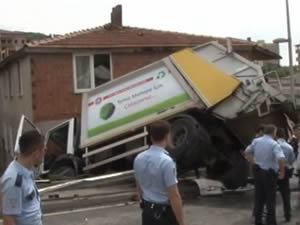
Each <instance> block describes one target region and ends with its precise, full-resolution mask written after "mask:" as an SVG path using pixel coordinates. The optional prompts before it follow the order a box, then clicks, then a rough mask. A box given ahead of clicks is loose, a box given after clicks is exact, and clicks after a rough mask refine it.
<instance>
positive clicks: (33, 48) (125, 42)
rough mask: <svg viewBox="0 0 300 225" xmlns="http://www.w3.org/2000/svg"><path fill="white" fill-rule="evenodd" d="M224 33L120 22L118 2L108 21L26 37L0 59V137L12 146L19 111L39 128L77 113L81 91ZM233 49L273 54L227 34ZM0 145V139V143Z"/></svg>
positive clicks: (252, 55) (254, 55)
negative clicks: (61, 33) (212, 34)
mask: <svg viewBox="0 0 300 225" xmlns="http://www.w3.org/2000/svg"><path fill="white" fill-rule="evenodd" d="M213 40H215V41H218V42H219V43H221V44H224V45H225V43H226V39H224V38H216V37H209V36H197V35H189V34H184V33H177V32H167V31H159V30H151V29H143V28H135V27H128V26H123V24H122V8H121V6H120V5H119V6H117V7H115V8H114V9H113V11H112V14H111V23H109V24H106V25H104V26H100V27H96V28H93V29H87V30H83V31H79V32H73V33H70V34H66V35H64V36H57V37H53V38H47V39H43V40H39V41H33V42H30V43H27V44H26V45H25V47H24V48H22V49H20V50H18V51H16V52H15V53H13V54H11V55H9V56H8V57H6V58H5V59H3V60H2V61H1V62H0V85H1V88H0V90H1V91H0V118H1V119H0V137H1V144H2V149H3V148H5V149H6V150H8V149H9V150H11V149H13V143H14V139H15V136H16V133H17V126H18V122H19V119H20V116H21V115H22V114H24V115H26V117H27V118H29V119H31V120H32V121H34V123H35V124H36V125H38V126H39V127H40V128H41V129H42V130H43V131H45V130H46V129H47V128H49V127H50V126H53V125H54V124H57V123H59V122H61V121H62V120H65V119H68V118H71V117H75V116H80V113H81V96H82V93H83V92H85V91H88V90H90V89H92V88H94V87H96V86H99V85H101V84H103V83H105V82H107V81H109V80H112V79H116V78H118V77H120V76H122V75H123V74H126V73H128V72H130V71H132V70H135V69H138V68H140V67H142V66H144V65H147V64H149V63H152V62H154V61H156V60H159V59H161V58H163V57H165V56H167V55H169V54H170V53H173V52H175V51H177V50H180V49H182V48H185V47H193V46H196V45H199V44H203V43H205V42H208V41H213ZM232 44H233V50H234V51H236V52H237V53H239V54H241V55H243V56H245V57H247V58H249V59H251V60H268V59H278V58H279V56H278V55H276V54H275V53H272V52H271V51H269V50H267V49H265V48H262V47H260V46H258V45H256V43H254V42H250V41H246V40H240V39H232ZM0 149H1V145H0Z"/></svg>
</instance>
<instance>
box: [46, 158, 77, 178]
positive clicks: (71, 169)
mask: <svg viewBox="0 0 300 225" xmlns="http://www.w3.org/2000/svg"><path fill="white" fill-rule="evenodd" d="M81 170H82V163H81V160H80V159H79V158H78V157H76V156H73V155H61V156H60V157H58V158H57V159H56V161H55V162H54V163H53V164H52V165H51V168H50V171H49V175H48V176H49V177H53V178H57V179H59V178H66V177H69V178H72V177H76V176H77V175H78V174H80V173H81V172H82V171H81Z"/></svg>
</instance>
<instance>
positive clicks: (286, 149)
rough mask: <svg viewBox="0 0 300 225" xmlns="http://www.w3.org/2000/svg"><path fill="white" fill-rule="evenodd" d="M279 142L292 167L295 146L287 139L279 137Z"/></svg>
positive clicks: (288, 164)
mask: <svg viewBox="0 0 300 225" xmlns="http://www.w3.org/2000/svg"><path fill="white" fill-rule="evenodd" d="M277 142H278V144H279V145H280V148H281V149H282V151H283V154H284V157H285V160H286V165H287V166H288V167H292V166H293V163H294V161H295V153H294V149H293V147H292V146H291V145H290V144H289V143H287V142H286V140H284V139H283V138H279V139H278V140H277Z"/></svg>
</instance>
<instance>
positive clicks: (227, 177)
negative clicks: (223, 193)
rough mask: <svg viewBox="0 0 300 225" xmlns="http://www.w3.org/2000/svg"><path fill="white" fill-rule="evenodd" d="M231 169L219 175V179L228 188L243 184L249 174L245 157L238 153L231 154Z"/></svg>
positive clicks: (245, 182)
mask: <svg viewBox="0 0 300 225" xmlns="http://www.w3.org/2000/svg"><path fill="white" fill-rule="evenodd" d="M230 164H231V166H232V167H231V169H229V170H228V171H227V172H226V173H224V175H223V176H222V177H221V179H220V180H221V181H222V183H223V184H224V186H225V187H226V188H228V189H236V188H238V187H242V186H245V185H246V184H247V179H248V175H249V166H248V162H247V161H246V159H245V158H244V157H243V156H242V155H241V154H240V153H239V152H234V153H232V155H231V162H230Z"/></svg>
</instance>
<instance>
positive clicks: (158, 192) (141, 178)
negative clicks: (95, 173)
mask: <svg viewBox="0 0 300 225" xmlns="http://www.w3.org/2000/svg"><path fill="white" fill-rule="evenodd" d="M134 172H135V178H136V180H137V182H138V184H139V185H140V187H141V189H142V193H143V196H142V198H143V201H144V204H143V206H142V208H143V214H142V224H143V225H148V224H156V225H160V224H163V225H168V224H177V221H176V218H175V215H174V213H173V211H172V209H171V207H170V202H169V198H168V187H171V186H173V185H175V184H177V183H178V181H177V178H176V164H175V162H174V161H173V159H172V158H171V157H170V156H169V153H168V152H167V151H166V150H165V149H163V148H161V147H159V146H154V145H152V146H151V147H150V148H149V149H148V150H147V151H145V152H142V153H140V154H139V155H138V156H137V157H136V158H135V160H134Z"/></svg>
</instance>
